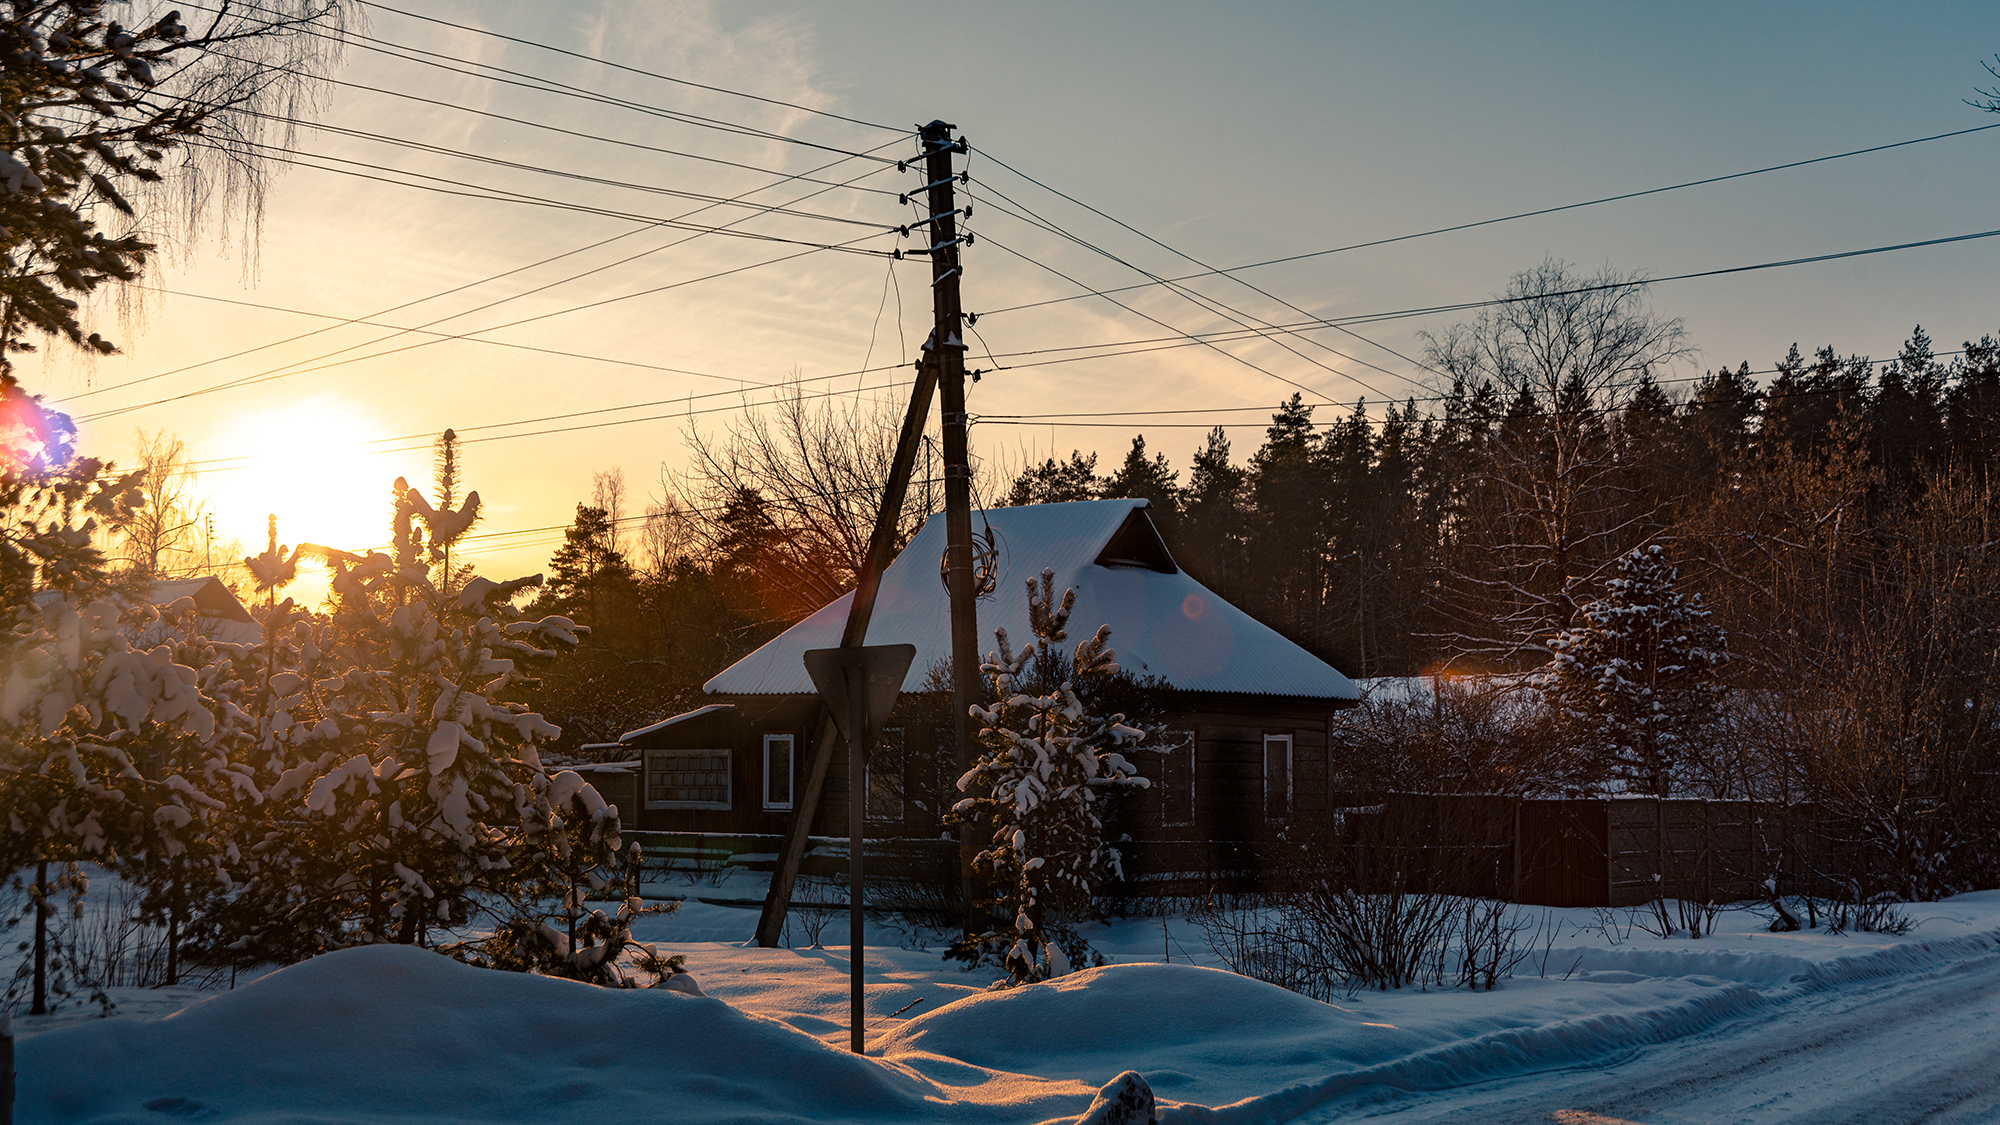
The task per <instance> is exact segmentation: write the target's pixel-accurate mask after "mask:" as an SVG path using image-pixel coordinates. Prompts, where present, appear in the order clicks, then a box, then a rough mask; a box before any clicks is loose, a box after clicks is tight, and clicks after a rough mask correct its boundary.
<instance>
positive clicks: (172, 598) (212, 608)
mask: <svg viewBox="0 0 2000 1125" xmlns="http://www.w3.org/2000/svg"><path fill="white" fill-rule="evenodd" d="M148 597H149V598H150V599H151V601H152V603H153V604H154V605H172V604H174V603H175V602H177V601H179V600H180V599H182V598H193V599H194V605H195V608H196V609H198V610H200V611H201V612H202V613H204V614H207V615H209V616H211V617H226V618H228V619H229V620H231V621H249V620H251V617H250V611H249V610H247V609H244V608H243V603H242V602H240V601H237V600H236V595H235V594H232V593H230V592H229V587H227V586H225V585H223V584H222V579H220V578H217V577H215V576H214V575H212V574H211V575H208V576H207V577H204V578H174V579H168V580H165V581H160V582H155V583H153V590H152V593H151V594H149V595H148Z"/></svg>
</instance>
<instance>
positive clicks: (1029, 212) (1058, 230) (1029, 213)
mask: <svg viewBox="0 0 2000 1125" xmlns="http://www.w3.org/2000/svg"><path fill="white" fill-rule="evenodd" d="M986 155H987V156H988V158H989V159H993V160H994V162H995V163H1000V162H999V160H998V159H997V158H994V157H992V155H991V154H990V153H988V154H986ZM1001 166H1002V167H1004V168H1007V170H1008V171H1010V172H1014V174H1015V175H1017V176H1018V175H1021V173H1020V172H1015V170H1014V169H1013V168H1011V167H1008V166H1007V165H1005V164H1001ZM1022 178H1023V179H1028V180H1029V182H1030V183H1034V184H1036V186H1038V187H1044V188H1046V185H1044V184H1042V183H1041V182H1040V181H1038V180H1034V179H1032V178H1030V177H1027V176H1022ZM980 186H981V187H983V188H985V189H986V190H987V191H989V192H992V193H993V194H994V195H997V196H999V197H1000V198H1001V199H1004V200H1006V201H1007V202H1008V203H1009V204H1012V205H1013V206H1014V207H1015V208H1018V209H1019V210H1020V211H1021V212H1024V213H1025V214H1015V213H1013V212H1010V211H1009V210H1008V209H1007V208H1006V207H997V208H995V209H996V210H999V211H1000V212H1001V213H1002V214H1008V215H1011V217H1013V218H1016V219H1019V220H1021V221H1022V222H1026V223H1028V224H1030V225H1031V226H1036V227H1038V228H1040V229H1042V230H1045V231H1047V232H1049V233H1051V234H1054V235H1056V236H1057V237H1060V238H1064V239H1067V240H1068V241H1070V242H1073V243H1075V244H1076V245H1078V246H1081V247H1083V248H1084V249H1086V250H1089V251H1091V252H1092V253H1095V254H1098V255H1101V256H1103V257H1105V258H1109V259H1110V260H1112V261H1114V262H1117V263H1118V264H1119V265H1122V266H1125V267H1126V268H1128V269H1130V270H1132V271H1134V272H1136V273H1138V274H1139V275H1140V276H1142V277H1146V278H1149V279H1152V280H1153V281H1154V282H1155V283H1158V284H1163V285H1166V286H1168V287H1169V289H1171V290H1172V291H1173V292H1174V293H1175V294H1176V295H1177V296H1179V297H1181V298H1182V299H1184V300H1187V301H1189V302H1191V303H1193V304H1194V305H1196V306H1197V307H1199V308H1201V309H1202V310H1203V311H1204V312H1208V313H1211V314H1217V315H1221V316H1222V317H1223V318H1224V319H1225V320H1229V321H1231V322H1232V323H1234V324H1236V325H1238V326H1239V327H1242V328H1246V329H1251V330H1252V331H1253V332H1255V334H1256V335H1258V336H1261V337H1263V338H1264V339H1266V340H1268V341H1270V342H1271V343H1274V344H1277V345H1278V346H1279V347H1280V348H1283V349H1284V350H1286V351H1288V352H1290V353H1292V354H1293V355H1295V356H1297V357H1298V358H1300V359H1303V360H1305V361H1306V362H1307V363H1310V364H1312V365H1313V366H1315V367H1317V368H1319V369H1320V370H1322V371H1325V372H1327V373H1329V374H1332V375H1337V376H1340V377H1341V378H1344V379H1347V380H1349V381H1351V382H1353V383H1355V384H1356V385H1357V386H1360V387H1361V388H1362V389H1363V390H1366V391H1368V392H1369V393H1370V394H1374V395H1379V396H1383V397H1386V392H1384V391H1382V390H1380V389H1379V388H1376V387H1373V386H1370V385H1369V384H1368V383H1366V382H1364V381H1363V380H1362V379H1361V378H1360V377H1359V376H1356V375H1354V374H1352V373H1351V372H1346V371H1339V370H1336V369H1334V368H1332V367H1329V366H1328V365H1326V364H1325V363H1322V362H1320V361H1319V360H1317V359H1314V358H1312V357H1311V356H1308V355H1306V354H1305V353H1303V352H1301V351H1299V350H1298V349H1296V348H1293V347H1291V346H1290V345H1289V344H1287V343H1285V342H1284V341H1282V340H1279V339H1277V338H1276V336H1277V335H1295V333H1290V332H1287V331H1285V330H1284V329H1279V328H1276V327H1275V326H1274V325H1272V324H1271V322H1270V321H1269V320H1266V319H1265V318H1263V317H1258V316H1253V315H1251V314H1250V313H1247V312H1244V311H1242V310H1240V309H1237V308H1235V307H1234V306H1231V305H1229V304H1228V303H1226V302H1224V301H1222V300H1220V299H1218V298H1214V297H1209V296H1207V295H1205V294H1202V293H1198V292H1196V291H1195V290H1192V289H1189V288H1188V287H1186V286H1184V285H1180V284H1177V283H1175V282H1172V281H1170V280H1168V279H1166V278H1162V277H1161V276H1160V275H1159V274H1156V273H1153V272H1152V271H1151V270H1147V269H1144V268H1142V267H1140V266H1139V265H1137V264H1135V263H1133V262H1130V261H1127V260H1126V259H1124V258H1122V257H1120V256H1118V255H1116V254H1113V253H1111V252H1110V251H1108V250H1106V249H1104V248H1102V247H1100V246H1097V245H1095V244H1094V243H1091V242H1089V241H1086V240H1085V239H1083V238H1080V237H1078V236H1077V235H1075V234H1072V233H1071V232H1069V231H1067V230H1064V229H1063V228H1062V227H1060V226H1058V225H1056V224H1055V223H1054V222H1053V221H1051V220H1049V219H1047V218H1046V217H1044V216H1042V215H1040V214H1038V213H1036V212H1035V211H1034V209H1033V208H1030V207H1028V206H1027V205H1026V204H1023V203H1021V202H1019V201H1018V200H1016V199H1014V198H1012V197H1011V196H1009V195H1007V194H1006V193H1005V192H1002V191H1000V190H999V189H998V188H996V187H994V186H993V185H992V184H990V183H986V182H984V181H982V182H981V184H980ZM1048 190H1053V189H1048ZM1056 194H1058V195H1061V194H1062V193H1060V192H1057V193H1056ZM1063 198H1065V199H1068V198H1069V197H1068V196H1063ZM1071 202H1075V201H1074V200H1071ZM988 204H989V206H990V205H991V201H990V200H989V201H988ZM1080 206H1086V207H1088V205H1087V204H1080ZM1090 210H1092V211H1094V212H1096V213H1097V214H1100V215H1102V214H1103V212H1101V211H1097V210H1096V208H1090ZM1105 217H1106V218H1110V216H1105ZM1111 221H1112V222H1118V220H1116V219H1112V220H1111ZM1118 225H1120V226H1125V224H1124V223H1119V224H1118ZM1126 229H1127V230H1131V229H1132V228H1130V227H1126ZM1134 233H1139V232H1137V231H1134ZM1141 237H1148V236H1145V235H1143V234H1142V235H1141ZM1148 240H1149V241H1153V242H1155V243H1156V244H1157V245H1160V246H1162V247H1164V248H1165V249H1167V250H1169V251H1172V252H1173V253H1175V254H1177V255H1179V256H1180V257H1182V258H1187V260H1188V261H1191V262H1194V263H1195V264H1196V265H1202V264H1203V263H1201V262H1200V261H1198V260H1196V259H1194V258H1189V257H1188V256H1187V255H1185V254H1181V253H1180V252H1179V251H1178V250H1173V248H1172V247H1169V246H1166V244H1165V243H1160V242H1158V240H1157V239H1150V238H1148ZM1245 284H1247V283H1245ZM1250 288H1252V289H1253V290H1255V289H1256V287H1255V286H1250ZM1256 291H1257V292H1259V293H1262V292H1263V291H1262V290H1256ZM1100 295H1102V291H1100ZM1263 295H1264V296H1267V297H1269V296H1270V294H1268V293H1265V294H1263ZM1106 299H1107V300H1109V298H1108V297H1107V298H1106ZM1273 299H1274V300H1275V299H1276V298H1273ZM1112 303H1113V304H1116V305H1118V307H1120V308H1124V309H1128V310H1129V309H1130V308H1131V306H1129V305H1125V304H1123V303H1121V302H1117V301H1113V302H1112ZM1279 303H1280V304H1283V305H1286V307H1288V308H1291V309H1293V310H1294V311H1296V312H1298V313H1299V314H1300V315H1302V316H1311V315H1312V314H1311V313H1308V312H1306V311H1305V310H1304V309H1300V308H1298V307H1297V306H1295V305H1291V304H1290V302H1286V301H1280V302H1279ZM1246 321H1248V322H1251V323H1246ZM1253 324H1255V325H1260V326H1262V330H1260V329H1258V328H1253V327H1252V325H1253ZM1342 331H1346V330H1345V329H1342ZM1274 333H1275V335H1274ZM1348 334H1349V335H1354V333H1351V332H1350V333H1348ZM1356 338H1357V339H1359V337H1358V336H1357V337H1356ZM1301 339H1307V340H1308V342H1310V343H1312V344H1313V345H1314V346H1315V347H1319V348H1322V349H1324V350H1326V351H1328V352H1330V353H1332V354H1334V355H1336V356H1339V357H1340V358H1342V359H1344V360H1347V361H1348V362H1350V363H1356V364H1360V365H1361V366H1363V367H1368V368H1373V369H1374V370H1376V371H1380V372H1381V373H1382V374H1384V375H1389V376H1392V377H1394V378H1397V379H1401V380H1403V381H1404V382H1406V383H1410V384H1413V385H1415V384H1416V383H1417V380H1415V379H1413V378H1412V377H1410V376H1408V375H1405V374H1403V373H1401V372H1398V371H1391V370H1389V369H1388V368H1386V367H1382V366H1379V365H1377V364H1373V363H1369V362H1368V361H1367V360H1364V359H1360V358H1357V357H1355V356H1351V355H1348V354H1347V353H1345V352H1342V351H1339V350H1338V349H1335V348H1332V347H1329V346H1327V345H1326V344H1323V343H1320V342H1319V341H1316V340H1310V339H1309V338H1306V337H1301ZM1315 393H1319V394H1320V397H1322V398H1326V399H1328V401H1332V399H1331V397H1330V396H1328V395H1325V394H1323V393H1321V392H1315Z"/></svg>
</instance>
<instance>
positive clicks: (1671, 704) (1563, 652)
mask: <svg viewBox="0 0 2000 1125" xmlns="http://www.w3.org/2000/svg"><path fill="white" fill-rule="evenodd" d="M1618 572H1619V573H1618V577H1616V578H1613V579H1611V580H1609V581H1607V582H1606V583H1605V594H1604V596H1603V597H1601V598H1599V599H1597V600H1596V601H1592V602H1588V603H1586V604H1585V605H1583V606H1582V607H1581V613H1582V618H1583V620H1582V623H1581V624H1580V625H1578V626H1577V627H1576V628H1574V629H1570V630H1568V631H1566V632H1564V633H1561V634H1559V635H1557V636H1556V637H1555V638H1554V640H1552V641H1551V642H1550V644H1549V648H1550V649H1551V651H1552V652H1554V654H1555V655H1554V657H1553V658H1552V659H1551V660H1550V662H1549V664H1548V666H1547V668H1546V670H1545V671H1544V672H1543V674H1542V676H1541V677H1540V680H1539V686H1540V687H1541V689H1542V691H1543V693H1544V694H1545V695H1546V697H1547V698H1548V699H1549V701H1550V703H1551V704H1553V705H1554V706H1555V708H1556V709H1557V711H1558V713H1559V715H1560V716H1561V718H1562V720H1563V721H1564V722H1565V724H1567V725H1569V726H1570V728H1571V730H1572V732H1573V733H1574V736H1575V738H1576V741H1577V745H1578V747H1579V749H1580V750H1581V752H1582V759H1583V760H1582V762H1581V765H1582V767H1583V768H1584V769H1585V770H1586V771H1587V773H1588V778H1587V780H1589V781H1592V782H1595V783H1603V782H1612V783H1622V784H1623V785H1624V786H1625V787H1626V788H1627V789H1628V790H1632V791H1637V792H1642V793H1650V794H1653V795H1655V796H1661V797H1664V796H1666V795H1667V794H1668V792H1669V790H1670V789H1671V788H1672V785H1673V779H1674V777H1675V775H1676V773H1677V772H1679V771H1680V770H1681V769H1682V768H1683V767H1684V766H1685V765H1686V764H1687V763H1688V759H1689V757H1690V756H1691V755H1692V754H1693V753H1694V752H1695V751H1696V750H1697V749H1698V746H1699V744H1700V741H1701V738H1702V735H1703V732H1704V730H1705V728H1707V727H1708V726H1710V724H1712V723H1713V722H1714V721H1715V719H1716V716H1717V712H1718V710H1719V708H1720V703H1721V696H1722V684H1721V681H1720V678H1719V676H1718V672H1719V670H1720V669H1721V667H1722V665H1723V664H1724V663H1725V662H1727V660H1728V659H1729V657H1728V654H1727V652H1726V651H1725V648H1724V637H1723V634H1722V631H1721V630H1720V629H1718V628H1717V627H1716V626H1714V625H1712V624H1710V623H1709V620H1708V617H1709V611H1708V610H1706V609H1704V608H1702V605H1701V595H1699V594H1694V595H1686V594H1682V593H1681V592H1680V591H1679V590H1677V589H1676V588H1675V582H1676V580H1677V579H1678V578H1679V575H1678V573H1677V572H1676V570H1675V569H1674V567H1673V564H1671V563H1670V562H1668V561H1667V557H1666V552H1665V551H1664V550H1663V549H1661V548H1660V547H1658V546H1650V547H1640V548H1635V549H1634V550H1633V551H1631V552H1630V553H1629V554H1627V555H1625V556H1624V557H1623V558H1622V559H1620V560H1619V563H1618Z"/></svg>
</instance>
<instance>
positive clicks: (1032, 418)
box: [973, 348, 1966, 428]
mask: <svg viewBox="0 0 2000 1125" xmlns="http://www.w3.org/2000/svg"><path fill="white" fill-rule="evenodd" d="M1965 352H1966V349H1964V348H1953V349H1951V350H1949V351H1942V352H1940V351H1933V352H1931V353H1930V355H1931V358H1933V359H1937V358H1941V357H1944V356H1954V355H1964V354H1965ZM1852 360H1859V361H1860V362H1863V363H1866V364H1868V365H1869V366H1870V367H1874V366H1877V365H1880V364H1891V363H1895V362H1896V360H1894V359H1884V360H1875V359H1869V358H1866V357H1860V356H1856V357H1852ZM1786 370H1787V369H1786V368H1783V367H1767V368H1761V369H1758V370H1755V371H1745V370H1731V369H1729V368H1726V367H1725V368H1722V369H1721V370H1719V371H1713V372H1709V373H1708V374H1705V375H1688V376H1681V377H1677V378H1672V379H1655V380H1653V383H1654V385H1655V386H1669V385H1675V384H1682V383H1702V382H1707V381H1708V380H1710V379H1713V378H1716V377H1718V376H1723V375H1727V376H1731V377H1736V378H1740V377H1742V376H1745V375H1775V374H1781V373H1784V372H1785V371H1786ZM1862 393H1866V392H1865V388H1856V387H1822V388H1816V389H1808V390H1797V391H1783V392H1778V391H1768V390H1753V391H1751V392H1749V393H1748V394H1742V395H1732V396H1730V397H1728V398H1721V399H1707V400H1703V401H1702V402H1701V403H1700V404H1699V405H1701V406H1718V405H1722V404H1724V403H1746V402H1758V401H1763V402H1783V401H1787V400H1790V399H1795V398H1815V397H1818V396H1820V395H1830V394H1831V395H1841V394H1862ZM1455 397H1458V396H1455V395H1447V394H1433V395H1426V396H1411V397H1409V398H1406V399H1404V400H1403V403H1404V404H1414V403H1419V402H1421V403H1426V404H1428V403H1437V402H1449V401H1451V400H1452V399H1453V398H1455ZM1387 405H1388V406H1389V407H1391V408H1394V407H1395V406H1397V405H1398V403H1397V402H1396V400H1394V399H1391V400H1389V401H1388V403H1387ZM1503 405H1504V404H1503ZM1691 405H1695V404H1692V403H1685V402H1684V403H1676V404H1674V407H1673V408H1674V409H1682V408H1685V407H1688V406H1691ZM1270 409H1271V408H1270V407H1269V406H1205V407H1185V408H1179V409H1172V410H1097V411H1083V410H1069V411H1058V412H1055V413H1049V414H976V415H974V416H973V420H974V421H976V422H980V423H984V424H992V425H1005V426H1048V425H1055V426H1080V427H1081V426H1091V427H1096V426H1122V425H1131V424H1134V423H1132V422H1129V421H1127V422H1116V423H1110V422H1105V423H1100V422H1074V423H1072V422H1065V421H1062V419H1065V418H1121V419H1136V418H1151V417H1165V416H1176V415H1182V414H1229V413H1242V412H1245V411H1254V412H1257V413H1265V412H1268V411H1269V410H1270ZM1308 409H1310V407H1308ZM1628 409H1630V407H1629V405H1627V406H1592V407H1579V408H1573V409H1565V410H1541V411H1538V412H1537V414H1536V415H1535V416H1536V417H1581V416H1586V415H1611V414H1622V413H1625V412H1626V411H1627V410H1628ZM1145 424H1146V425H1158V426H1163V427H1170V428H1188V427H1189V426H1193V425H1196V424H1193V423H1189V424H1174V423H1152V422H1148V423H1145ZM1222 424H1223V425H1225V426H1228V427H1238V426H1263V425H1265V423H1263V422H1230V423H1222ZM1311 424H1312V425H1314V426H1336V425H1341V424H1343V422H1342V421H1338V420H1336V421H1328V422H1320V421H1315V422H1313V423H1311ZM1199 425H1207V424H1206V423H1201V424H1199Z"/></svg>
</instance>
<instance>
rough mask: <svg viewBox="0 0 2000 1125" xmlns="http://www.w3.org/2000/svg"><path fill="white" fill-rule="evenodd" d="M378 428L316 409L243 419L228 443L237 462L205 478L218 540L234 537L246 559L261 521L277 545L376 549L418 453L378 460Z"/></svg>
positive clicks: (259, 544) (260, 538)
mask: <svg viewBox="0 0 2000 1125" xmlns="http://www.w3.org/2000/svg"><path fill="white" fill-rule="evenodd" d="M379 432H380V427H379V426H376V425H375V424H373V423H372V422H371V421H369V420H368V419H366V418H364V417H363V416H362V415H361V414H360V413H358V412H356V411H355V410H354V409H352V408H351V407H348V406H345V405H343V404H339V403H333V402H327V401H317V402H312V403H298V404H294V405H291V406H287V407H282V408H279V409H276V410H266V411H261V412H259V413H256V414H252V415H249V416H247V417H245V418H244V419H243V420H242V421H241V422H240V423H239V424H238V425H237V426H236V428H235V430H234V431H233V432H232V433H231V435H230V436H229V438H228V439H227V440H228V445H229V448H230V449H231V451H232V452H240V453H241V454H242V455H244V456H245V459H244V460H242V461H232V462H228V463H227V464H226V465H225V466H218V467H217V468H218V469H221V470H222V471H218V472H213V473H209V474H204V475H205V476H207V477H208V480H205V481H204V482H203V483H204V484H206V485H211V486H212V495H213V497H214V500H215V505H216V532H217V535H218V537H227V536H236V537H240V538H241V539H242V540H243V547H244V550H245V551H246V552H247V553H251V554H255V553H257V552H260V551H262V550H263V549H264V545H265V520H266V518H267V517H268V516H269V515H271V514H273V513H275V514H276V515H277V517H278V541H279V542H280V543H283V544H287V545H290V546H297V545H298V544H300V543H318V544H320V545H322V546H327V547H337V548H340V549H342V550H349V551H363V550H367V549H368V548H370V547H379V546H381V545H383V544H384V543H385V542H386V540H387V539H388V535H389V515H388V510H389V484H390V482H391V481H393V480H394V479H395V478H396V477H397V476H399V475H403V474H405V473H408V472H409V471H410V470H411V468H412V464H411V462H421V461H422V460H423V459H424V455H423V454H422V453H414V454H404V455H402V456H382V455H379V454H375V452H374V451H375V450H377V449H379V448H380V447H379V446H377V445H371V444H369V440H370V439H371V438H373V437H375V436H376V435H377V434H378V433H379Z"/></svg>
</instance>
